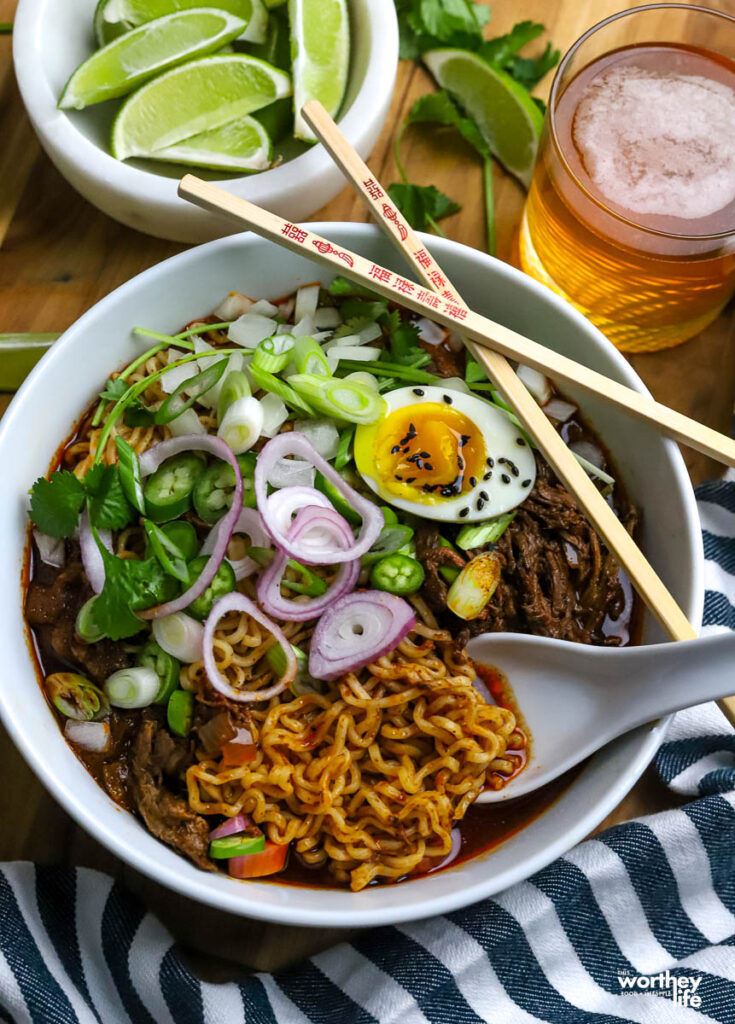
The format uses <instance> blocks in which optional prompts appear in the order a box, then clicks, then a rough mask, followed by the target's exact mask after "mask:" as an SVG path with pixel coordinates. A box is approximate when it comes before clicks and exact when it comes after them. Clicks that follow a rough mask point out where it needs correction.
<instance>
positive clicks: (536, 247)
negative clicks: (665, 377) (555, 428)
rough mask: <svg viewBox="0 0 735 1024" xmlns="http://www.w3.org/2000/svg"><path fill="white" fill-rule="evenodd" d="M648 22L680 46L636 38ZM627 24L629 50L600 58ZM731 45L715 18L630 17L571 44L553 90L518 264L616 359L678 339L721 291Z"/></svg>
mask: <svg viewBox="0 0 735 1024" xmlns="http://www.w3.org/2000/svg"><path fill="white" fill-rule="evenodd" d="M672 11H673V12H674V15H675V17H672V13H671V12H672ZM654 16H656V17H657V18H658V19H659V20H658V26H659V29H658V31H659V34H660V32H661V29H662V27H665V28H666V29H667V31H668V32H669V33H671V32H672V29H674V30H675V32H676V34H677V35H679V36H681V39H672V41H665V42H651V41H646V36H648V39H652V38H655V35H654V34H653V33H654V32H655V31H656V29H655V28H654V26H653V24H652V22H651V19H652V17H654ZM676 17H680V18H681V21H682V24H681V26H680V29H679V30H678V31H676V27H677V26H676V20H675V18H676ZM644 19H647V26H646V27H645V28H643V26H642V25H641V24H640V22H641V21H642V20H644ZM636 22H638V23H639V24H638V26H637V31H636V32H635V33H634V34H635V36H637V37H638V38H640V39H641V41H640V42H638V41H636V42H633V43H630V44H628V45H618V46H613V48H612V49H607V48H604V49H603V47H604V46H605V37H606V36H607V39H608V40H609V41H611V42H613V43H615V42H620V41H621V39H623V40H624V38H625V35H624V34H623V32H622V31H621V30H625V33H627V34H628V35H630V32H629V30H630V29H633V27H634V26H635V24H636ZM705 23H706V24H705ZM715 26H716V28H717V31H715ZM610 29H614V32H610ZM641 30H642V31H641ZM649 33H650V34H649ZM700 39H707V40H708V41H710V45H709V46H703V45H699V40H700ZM688 40H691V41H688ZM712 44H717V45H716V48H715V49H713V48H711V45H712ZM719 44H722V45H719ZM734 48H735V19H732V18H730V17H729V16H726V15H723V14H720V13H719V12H715V11H709V10H705V9H703V8H694V9H692V8H691V7H685V8H682V7H681V6H680V5H659V6H658V7H656V8H650V7H649V8H638V9H636V10H634V11H628V12H624V13H623V14H621V15H617V16H615V17H614V18H610V19H608V20H607V21H606V22H602V23H601V24H600V25H599V26H596V27H595V29H592V30H591V31H590V32H589V33H587V35H586V36H584V37H582V39H581V40H580V41H579V42H578V43H577V44H575V46H574V47H573V48H572V50H571V51H570V52H569V54H568V55H567V56H566V57H565V59H564V61H563V63H562V65H561V66H560V68H559V71H558V73H557V77H556V79H555V81H554V85H553V87H552V94H551V99H550V104H549V118H548V124H547V127H546V129H545V135H544V138H543V140H542V144H541V150H540V155H539V159H538V163H537V166H536V170H535V172H534V177H533V182H532V185H531V189H530V192H529V196H528V200H527V203H526V209H525V212H524V216H523V221H522V224H521V229H520V235H519V240H518V241H519V257H520V263H521V266H522V267H523V269H524V270H525V271H526V272H527V273H529V274H531V275H532V276H533V277H535V278H537V279H538V280H540V281H543V282H544V283H545V284H547V285H549V286H550V287H551V288H553V289H554V290H555V291H557V292H558V293H559V294H561V295H562V296H564V298H566V299H568V300H569V301H571V302H572V303H573V304H574V305H575V306H576V307H577V308H578V309H579V310H580V311H581V312H583V313H584V314H585V315H586V316H588V317H589V318H590V319H591V320H592V321H593V322H594V323H595V324H597V326H598V327H600V328H601V330H602V331H604V333H605V334H606V335H607V336H608V337H609V338H610V340H611V341H613V342H614V344H615V345H617V346H618V348H620V349H622V350H624V351H628V352H640V351H650V350H653V349H658V348H664V347H667V346H670V345H676V344H678V343H679V342H681V341H684V340H685V339H687V338H690V337H692V336H693V335H695V334H697V333H698V332H699V331H701V330H702V329H703V328H704V327H705V326H706V325H707V324H708V323H710V322H711V321H712V320H713V319H714V318H715V317H716V316H717V314H718V313H719V312H720V310H721V309H722V307H723V306H724V305H725V303H726V302H727V301H728V299H729V298H730V296H731V295H732V294H733V291H734V290H735V60H733V57H734V56H735V54H733V53H731V49H734ZM601 49H602V52H600V50H601Z"/></svg>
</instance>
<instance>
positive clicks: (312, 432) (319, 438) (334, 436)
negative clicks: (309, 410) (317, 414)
mask: <svg viewBox="0 0 735 1024" xmlns="http://www.w3.org/2000/svg"><path fill="white" fill-rule="evenodd" d="M294 430H298V432H299V433H300V434H304V436H305V437H308V439H309V441H311V443H312V445H313V446H314V448H315V449H316V451H317V452H318V453H319V455H321V457H322V458H323V459H326V460H327V461H329V459H333V458H334V457H335V455H336V454H337V449H338V447H339V431H338V430H337V428H336V427H335V425H334V423H333V422H332V420H326V419H324V420H300V421H299V422H298V423H294Z"/></svg>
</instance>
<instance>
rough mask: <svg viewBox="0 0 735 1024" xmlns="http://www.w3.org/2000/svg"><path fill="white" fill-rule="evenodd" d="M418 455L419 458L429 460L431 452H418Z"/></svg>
mask: <svg viewBox="0 0 735 1024" xmlns="http://www.w3.org/2000/svg"><path fill="white" fill-rule="evenodd" d="M419 455H420V456H421V458H422V459H430V458H431V452H419Z"/></svg>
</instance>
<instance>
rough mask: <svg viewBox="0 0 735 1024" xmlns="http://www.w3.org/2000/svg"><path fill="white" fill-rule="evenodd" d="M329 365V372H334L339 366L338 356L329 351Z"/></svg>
mask: <svg viewBox="0 0 735 1024" xmlns="http://www.w3.org/2000/svg"><path fill="white" fill-rule="evenodd" d="M327 366H328V367H329V372H330V373H332V374H333V373H334V372H335V370H336V369H337V367H338V366H339V359H338V358H337V357H336V356H333V355H332V353H331V352H327Z"/></svg>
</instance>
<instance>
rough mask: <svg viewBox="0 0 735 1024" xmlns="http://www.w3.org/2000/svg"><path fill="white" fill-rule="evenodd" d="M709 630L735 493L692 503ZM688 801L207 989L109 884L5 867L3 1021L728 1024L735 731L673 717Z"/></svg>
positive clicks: (668, 775) (0, 918)
mask: <svg viewBox="0 0 735 1024" xmlns="http://www.w3.org/2000/svg"><path fill="white" fill-rule="evenodd" d="M698 496H699V500H700V512H701V516H702V524H703V533H704V547H705V556H706V559H707V580H706V584H707V597H706V605H705V631H712V630H722V629H735V477H732V478H730V479H725V480H724V481H721V482H717V483H710V484H706V485H705V486H703V487H702V488H700V489H699V492H698ZM656 763H657V767H658V770H659V772H660V774H661V777H662V778H663V779H664V781H666V782H667V783H668V785H669V786H671V787H672V789H674V790H676V791H677V792H679V793H682V794H686V795H688V796H691V797H692V798H693V799H692V800H691V802H689V803H688V804H686V805H685V806H684V807H682V808H681V809H680V810H675V811H668V812H666V813H663V814H657V815H653V816H651V817H647V818H640V819H638V820H637V821H631V822H628V823H626V824H624V825H618V826H616V827H615V828H612V829H609V830H608V831H607V832H604V833H601V834H600V835H598V836H596V837H595V838H594V839H590V840H587V842H585V843H582V844H581V845H580V846H578V847H576V848H575V849H573V850H571V851H570V852H569V853H568V854H567V855H566V856H565V857H562V858H561V859H560V860H558V861H556V862H555V863H554V864H551V865H550V866H549V867H548V868H546V869H545V870H543V871H541V872H539V873H538V874H536V875H534V876H533V877H532V878H530V879H529V880H528V881H527V882H523V883H521V884H520V885H516V886H514V887H513V888H511V889H509V890H507V891H506V892H504V893H502V894H500V895H499V896H496V897H495V898H494V899H492V900H485V901H484V902H482V903H477V904H475V905H474V906H471V907H468V908H466V909H465V910H460V911H457V912H455V913H452V914H448V915H446V916H442V917H437V918H433V919H431V920H427V921H421V922H418V923H414V924H407V925H401V926H400V927H390V928H381V929H378V930H375V931H371V932H365V933H363V934H361V935H359V937H358V938H356V939H353V940H352V941H351V942H349V943H342V944H341V945H339V946H336V947H334V948H333V949H331V950H329V951H327V952H326V953H320V954H319V955H318V956H315V957H312V958H311V959H309V960H307V961H304V962H303V963H301V964H299V965H297V966H296V967H293V968H289V969H287V970H284V971H281V972H278V973H276V974H255V975H252V976H251V977H249V978H248V979H247V980H245V981H244V982H241V983H227V984H220V985H215V984H211V983H205V982H202V981H200V980H199V979H198V978H196V977H195V976H194V975H193V974H192V972H191V971H190V970H189V968H188V967H187V966H186V963H185V962H184V961H183V960H182V958H181V956H180V954H179V951H178V949H177V948H176V946H175V945H174V944H173V941H172V939H171V936H170V935H169V934H168V932H167V931H166V930H165V929H164V928H163V926H162V925H161V924H160V923H159V922H158V921H157V920H156V918H155V917H153V915H151V914H150V913H148V912H146V910H145V908H144V907H142V906H141V905H140V904H139V903H138V902H137V901H136V900H135V899H134V898H133V897H132V896H131V895H130V894H129V893H127V892H126V891H125V890H124V889H123V888H121V886H120V885H119V884H118V883H116V882H114V881H113V880H112V879H110V878H108V877H106V876H104V875H101V874H99V873H98V872H95V871H90V870H88V869H84V868H79V869H72V868H57V867H54V868H39V867H34V866H33V865H32V864H25V863H16V864H6V865H4V866H2V867H0V1019H2V1020H7V1021H13V1022H18V1024H20V1022H27V1021H32V1022H34V1024H78V1022H81V1024H94V1022H97V1024H130V1022H132V1024H373V1022H380V1024H479V1022H486V1024H532V1022H538V1021H547V1022H553V1024H613V1022H625V1021H635V1022H641V1024H705V1022H709V1021H718V1022H722V1024H735V734H733V731H732V729H731V728H730V727H729V726H728V725H727V724H726V722H725V720H724V718H723V717H722V715H721V714H720V713H719V711H717V709H716V708H715V707H714V706H713V705H706V706H703V707H701V708H698V709H695V710H694V711H689V712H685V713H682V714H681V715H678V716H677V718H676V720H675V722H674V725H673V727H672V730H671V732H670V734H669V739H668V740H667V742H666V743H665V744H664V745H663V747H662V748H661V750H660V752H659V754H658V757H657V762H656Z"/></svg>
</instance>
